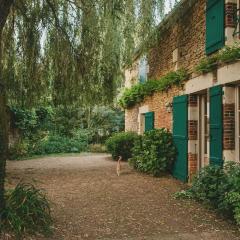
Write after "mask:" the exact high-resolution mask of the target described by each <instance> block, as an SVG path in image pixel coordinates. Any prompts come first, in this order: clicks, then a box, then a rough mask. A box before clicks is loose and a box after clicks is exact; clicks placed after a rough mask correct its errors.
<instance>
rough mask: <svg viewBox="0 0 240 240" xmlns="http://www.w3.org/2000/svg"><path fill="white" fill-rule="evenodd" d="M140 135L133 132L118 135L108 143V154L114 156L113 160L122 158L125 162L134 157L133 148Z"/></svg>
mask: <svg viewBox="0 0 240 240" xmlns="http://www.w3.org/2000/svg"><path fill="white" fill-rule="evenodd" d="M137 138H138V135H137V134H136V133H133V132H121V133H116V134H114V135H113V136H112V137H110V138H109V139H108V140H107V141H106V147H107V150H108V152H110V153H111V154H112V157H113V159H115V160H116V159H117V158H118V157H119V156H122V158H123V160H128V159H129V158H131V157H132V148H133V146H134V142H135V140H136V139H137Z"/></svg>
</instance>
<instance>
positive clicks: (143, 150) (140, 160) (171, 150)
mask: <svg viewBox="0 0 240 240" xmlns="http://www.w3.org/2000/svg"><path fill="white" fill-rule="evenodd" d="M176 153H177V152H176V148H175V146H174V144H173V138H172V134H171V133H170V132H169V131H168V130H167V129H157V130H152V131H149V132H146V133H145V134H144V135H143V136H141V137H139V138H138V139H137V140H136V141H135V145H134V148H133V157H132V159H130V164H131V165H132V166H133V167H135V168H136V169H137V170H139V171H141V172H145V173H150V174H153V175H154V176H159V175H161V173H163V172H167V171H170V170H171V168H172V165H173V162H174V160H175V157H176Z"/></svg>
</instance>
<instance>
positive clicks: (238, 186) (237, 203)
mask: <svg viewBox="0 0 240 240" xmlns="http://www.w3.org/2000/svg"><path fill="white" fill-rule="evenodd" d="M176 196H177V197H181V198H182V197H183V198H186V197H187V198H193V199H196V200H198V201H201V202H204V203H207V204H209V205H211V206H213V207H214V208H216V209H217V210H219V211H220V212H221V213H223V214H225V215H226V216H229V217H232V218H234V219H235V221H236V222H237V224H240V165H239V164H238V163H233V162H229V163H227V164H226V165H225V166H224V168H222V167H219V166H208V167H205V168H204V169H202V170H201V171H200V173H199V175H198V176H196V177H195V179H194V181H193V184H192V186H191V187H190V189H188V190H187V191H184V192H183V193H177V194H176Z"/></svg>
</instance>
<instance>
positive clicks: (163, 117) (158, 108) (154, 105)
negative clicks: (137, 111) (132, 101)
mask: <svg viewBox="0 0 240 240" xmlns="http://www.w3.org/2000/svg"><path fill="white" fill-rule="evenodd" d="M180 91H181V88H178V87H172V88H171V89H169V90H168V91H166V92H156V93H154V94H153V95H152V96H150V97H146V98H145V99H144V101H143V102H142V103H141V105H140V106H144V105H147V106H148V107H149V111H150V112H154V116H155V119H154V127H155V128H167V129H169V130H170V131H172V120H173V119H172V113H171V112H168V109H167V107H166V105H167V104H169V103H172V102H173V97H174V96H178V95H180V94H181V93H180Z"/></svg>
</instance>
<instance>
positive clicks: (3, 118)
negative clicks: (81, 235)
mask: <svg viewBox="0 0 240 240" xmlns="http://www.w3.org/2000/svg"><path fill="white" fill-rule="evenodd" d="M12 4H13V0H0V213H1V212H2V211H3V209H4V207H5V201H4V180H5V171H6V160H7V152H8V114H7V105H6V104H7V100H6V89H5V86H4V82H5V81H4V79H3V75H2V44H3V43H2V32H3V28H4V25H5V23H6V20H7V17H8V15H9V12H10V9H11V6H12Z"/></svg>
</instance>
